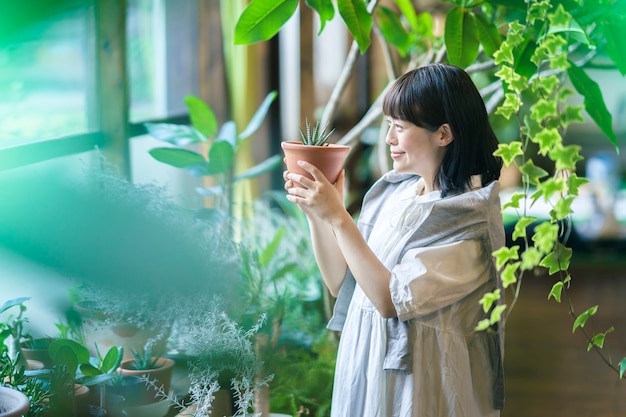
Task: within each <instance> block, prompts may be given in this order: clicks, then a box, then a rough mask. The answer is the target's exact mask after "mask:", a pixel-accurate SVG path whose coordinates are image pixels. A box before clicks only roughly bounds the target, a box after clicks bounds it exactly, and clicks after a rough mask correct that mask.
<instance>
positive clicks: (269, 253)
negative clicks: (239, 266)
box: [259, 227, 287, 267]
mask: <svg viewBox="0 0 626 417" xmlns="http://www.w3.org/2000/svg"><path fill="white" fill-rule="evenodd" d="M286 232H287V230H286V229H285V228H284V227H279V228H278V230H276V233H275V234H274V237H273V238H272V240H271V241H270V242H269V243H268V244H267V245H266V246H265V247H264V248H262V250H261V252H260V253H259V264H260V265H261V266H262V267H267V266H268V265H269V263H270V262H271V261H272V259H273V258H274V255H275V254H276V251H277V250H278V248H279V247H280V242H281V240H282V239H283V237H284V236H285V233H286Z"/></svg>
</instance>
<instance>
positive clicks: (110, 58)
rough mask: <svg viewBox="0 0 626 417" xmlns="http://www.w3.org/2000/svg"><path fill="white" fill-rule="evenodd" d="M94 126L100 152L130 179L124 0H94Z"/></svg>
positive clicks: (122, 174) (120, 172) (121, 173)
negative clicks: (101, 141) (101, 137)
mask: <svg viewBox="0 0 626 417" xmlns="http://www.w3.org/2000/svg"><path fill="white" fill-rule="evenodd" d="M94 8H95V9H94V11H95V35H96V50H95V58H96V60H95V61H96V68H95V70H96V71H95V73H96V81H95V82H96V94H97V103H98V105H97V108H96V110H95V113H96V120H97V122H98V123H97V124H98V126H97V128H98V130H101V131H102V133H103V135H104V147H103V149H102V152H103V154H104V156H105V157H106V160H107V161H108V162H109V163H111V164H113V165H115V166H116V167H117V169H118V171H119V174H120V175H121V176H123V177H126V178H130V157H129V156H130V152H129V97H128V85H127V82H128V80H127V77H126V0H95V2H94Z"/></svg>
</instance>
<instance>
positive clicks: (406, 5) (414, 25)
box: [380, 0, 420, 33]
mask: <svg viewBox="0 0 626 417" xmlns="http://www.w3.org/2000/svg"><path fill="white" fill-rule="evenodd" d="M395 3H396V4H397V5H398V9H400V12H401V13H402V15H403V16H404V17H405V18H406V20H407V22H408V23H409V26H410V27H411V29H412V30H413V32H417V33H419V32H420V24H419V19H418V17H417V12H416V11H415V6H414V5H413V3H412V2H411V0H395ZM380 7H383V6H380Z"/></svg>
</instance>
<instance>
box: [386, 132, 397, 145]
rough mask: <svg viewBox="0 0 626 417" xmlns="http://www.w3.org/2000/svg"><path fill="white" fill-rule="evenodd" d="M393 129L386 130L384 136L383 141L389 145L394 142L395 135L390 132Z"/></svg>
mask: <svg viewBox="0 0 626 417" xmlns="http://www.w3.org/2000/svg"><path fill="white" fill-rule="evenodd" d="M392 131H393V129H391V128H390V129H389V130H387V136H385V143H386V144H387V145H391V144H392V143H395V142H396V139H395V135H394V134H393V133H392Z"/></svg>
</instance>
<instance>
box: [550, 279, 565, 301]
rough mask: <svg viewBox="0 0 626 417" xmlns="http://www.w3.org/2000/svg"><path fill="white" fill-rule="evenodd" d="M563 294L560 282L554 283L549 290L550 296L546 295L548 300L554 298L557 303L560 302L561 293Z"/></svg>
mask: <svg viewBox="0 0 626 417" xmlns="http://www.w3.org/2000/svg"><path fill="white" fill-rule="evenodd" d="M562 292H563V283H562V282H561V281H558V282H556V283H555V284H554V285H553V286H552V289H551V290H550V294H548V300H549V299H550V297H554V299H555V300H556V302H557V303H560V302H561V293H562Z"/></svg>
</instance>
